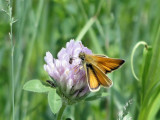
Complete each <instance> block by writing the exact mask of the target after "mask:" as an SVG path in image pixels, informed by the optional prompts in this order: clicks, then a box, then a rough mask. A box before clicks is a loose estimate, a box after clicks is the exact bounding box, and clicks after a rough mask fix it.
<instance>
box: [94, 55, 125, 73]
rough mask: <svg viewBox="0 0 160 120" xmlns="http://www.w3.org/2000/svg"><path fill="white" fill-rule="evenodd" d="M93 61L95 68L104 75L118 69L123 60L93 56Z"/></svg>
mask: <svg viewBox="0 0 160 120" xmlns="http://www.w3.org/2000/svg"><path fill="white" fill-rule="evenodd" d="M93 60H94V63H96V66H98V68H100V69H101V70H102V72H104V73H105V74H106V73H108V72H111V71H113V70H115V69H117V68H119V67H120V66H121V65H122V64H123V63H124V60H121V59H114V58H108V57H105V56H100V55H94V57H93Z"/></svg>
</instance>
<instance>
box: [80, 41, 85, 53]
mask: <svg viewBox="0 0 160 120" xmlns="http://www.w3.org/2000/svg"><path fill="white" fill-rule="evenodd" d="M79 44H80V46H81V49H82V51H81V52H84V50H83V48H84V47H83V45H82V43H81V42H79Z"/></svg>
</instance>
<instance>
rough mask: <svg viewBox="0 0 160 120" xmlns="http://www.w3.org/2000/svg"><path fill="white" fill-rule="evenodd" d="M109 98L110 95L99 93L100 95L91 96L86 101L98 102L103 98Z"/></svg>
mask: <svg viewBox="0 0 160 120" xmlns="http://www.w3.org/2000/svg"><path fill="white" fill-rule="evenodd" d="M106 96H108V93H104V92H103V93H98V94H90V95H89V96H88V97H87V98H86V99H85V101H93V100H97V99H99V98H102V97H106Z"/></svg>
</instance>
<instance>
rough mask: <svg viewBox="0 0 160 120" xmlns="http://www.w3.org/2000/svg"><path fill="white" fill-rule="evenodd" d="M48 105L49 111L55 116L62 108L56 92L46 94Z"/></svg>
mask: <svg viewBox="0 0 160 120" xmlns="http://www.w3.org/2000/svg"><path fill="white" fill-rule="evenodd" d="M48 103H49V106H50V108H51V111H52V112H53V113H54V114H55V113H57V112H58V111H59V109H60V108H61V106H62V101H61V98H60V97H59V95H58V94H57V93H56V90H55V89H53V90H51V91H49V93H48Z"/></svg>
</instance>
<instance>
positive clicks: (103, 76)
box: [92, 64, 112, 87]
mask: <svg viewBox="0 0 160 120" xmlns="http://www.w3.org/2000/svg"><path fill="white" fill-rule="evenodd" d="M92 67H93V70H94V71H95V73H96V76H97V79H98V81H99V83H100V84H101V85H102V86H104V87H110V86H111V85H112V81H111V80H110V79H109V78H108V77H107V76H106V74H105V73H104V72H103V71H102V70H101V69H100V68H98V67H97V66H96V65H94V64H92Z"/></svg>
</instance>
